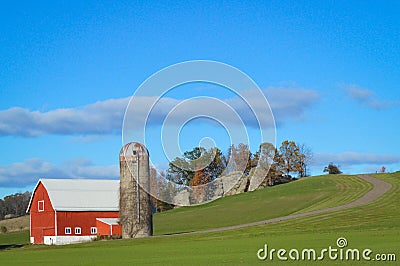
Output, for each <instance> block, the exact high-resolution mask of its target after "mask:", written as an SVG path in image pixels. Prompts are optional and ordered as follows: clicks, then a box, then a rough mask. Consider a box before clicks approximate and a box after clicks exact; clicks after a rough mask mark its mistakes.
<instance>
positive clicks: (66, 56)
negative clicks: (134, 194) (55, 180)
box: [0, 1, 400, 197]
mask: <svg viewBox="0 0 400 266" xmlns="http://www.w3.org/2000/svg"><path fill="white" fill-rule="evenodd" d="M399 10H400V4H399V3H398V1H384V2H377V1H304V2H303V1H249V2H247V3H246V2H239V3H231V2H228V1H201V2H199V1H187V2H177V3H170V2H157V3H156V2H153V1H149V2H145V3H143V2H142V1H137V2H135V1H126V2H124V1H118V3H114V2H105V1H104V2H101V3H98V2H97V1H68V2H64V1H63V2H60V1H41V2H18V3H8V4H3V5H2V8H1V10H0V58H1V60H0V147H1V150H0V197H3V196H4V195H7V194H9V193H15V192H19V191H25V190H26V189H29V190H30V189H32V187H33V185H34V184H35V182H36V181H37V179H38V178H40V177H67V178H77V177H82V178H117V177H118V166H117V164H118V152H119V150H120V148H121V145H122V140H121V127H122V120H123V112H124V110H125V108H126V104H127V102H128V100H129V97H130V96H131V95H133V94H134V93H135V90H136V89H137V88H138V87H139V86H140V84H142V82H144V81H145V80H146V79H147V78H148V77H149V76H150V75H152V74H154V73H155V72H157V71H159V70H161V69H163V68H165V67H167V66H169V65H172V64H176V63H179V62H183V61H187V60H214V61H220V62H224V63H226V64H229V65H232V66H234V67H236V68H238V69H240V70H242V71H243V72H245V73H246V74H247V75H249V76H250V77H251V78H252V79H253V80H254V81H255V82H256V83H257V84H258V85H259V86H260V88H261V89H262V90H263V92H265V95H266V97H267V99H268V101H269V103H270V105H271V108H272V112H273V114H274V116H275V120H276V121H277V129H276V139H277V143H280V142H281V141H282V140H284V139H290V140H295V141H297V142H300V143H305V144H306V145H308V146H309V147H310V148H311V149H312V150H313V152H314V158H315V159H314V162H313V164H312V165H311V172H312V173H313V174H320V173H321V170H322V169H323V166H324V165H326V164H328V163H329V162H334V163H336V164H340V165H341V167H342V170H343V171H344V172H346V173H366V172H375V171H376V170H378V169H380V168H381V167H382V166H386V168H387V169H388V170H389V171H397V170H400V153H399V148H400V147H399V146H400V145H399V143H400V142H399V140H398V133H399V131H400V130H399V129H400V126H399V124H398V117H399V114H400V90H399V84H400V75H399V74H400V46H399V43H400V30H399V29H400V17H399V16H398V12H399ZM243 89H246V88H243ZM208 95H211V96H213V97H216V98H218V99H221V100H229V99H231V100H232V97H234V96H232V95H231V94H230V93H229V92H227V91H226V90H223V89H221V88H218V86H211V85H210V84H190V85H186V86H184V88H181V89H180V88H177V89H176V90H174V91H172V92H171V93H169V94H167V95H165V98H166V102H167V101H170V102H174V101H177V102H179V101H181V100H184V99H187V98H190V97H196V96H208ZM149 96H152V95H151V92H149ZM166 106H169V105H166ZM161 107H163V106H161ZM160 109H162V108H160ZM160 127H161V125H159V124H157V123H154V124H153V125H152V127H151V128H149V129H148V130H149V131H148V132H149V134H150V135H151V138H154V139H155V140H158V139H159V135H157V134H159V133H157V132H159V129H160ZM248 129H249V132H250V133H249V135H250V136H254V134H256V132H255V131H254V128H251V127H248ZM205 136H209V137H212V138H214V139H215V140H216V142H217V145H218V146H220V147H221V148H222V149H225V148H226V147H225V145H226V144H229V142H228V141H227V133H226V132H225V131H224V130H223V129H222V128H221V127H218V126H215V125H214V124H212V123H207V121H197V122H196V120H195V121H193V122H192V123H190V124H188V125H187V127H185V128H184V129H183V131H182V134H181V139H180V140H179V141H180V144H181V146H182V148H183V149H184V148H188V147H192V146H194V145H197V143H199V141H200V139H201V138H202V137H205ZM251 138H252V137H251ZM157 144H159V142H158V141H154V143H153V144H149V145H150V146H151V149H149V150H150V154H151V156H152V158H153V162H154V163H155V164H156V165H160V166H163V165H164V166H165V165H166V163H167V162H165V160H164V159H163V155H162V147H161V146H160V147H157ZM256 146H257V145H256V144H253V145H252V150H253V151H255V148H254V147H256Z"/></svg>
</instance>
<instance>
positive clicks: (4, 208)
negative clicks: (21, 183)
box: [0, 191, 32, 220]
mask: <svg viewBox="0 0 400 266" xmlns="http://www.w3.org/2000/svg"><path fill="white" fill-rule="evenodd" d="M31 195H32V193H31V192H28V191H26V192H25V193H16V194H12V195H8V196H6V197H4V198H3V199H0V220H4V219H8V218H13V217H18V216H23V215H25V214H26V209H27V208H28V204H29V200H30V198H31Z"/></svg>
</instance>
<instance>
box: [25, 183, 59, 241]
mask: <svg viewBox="0 0 400 266" xmlns="http://www.w3.org/2000/svg"><path fill="white" fill-rule="evenodd" d="M42 200H43V201H44V211H42V212H39V210H38V202H39V201H42ZM29 211H30V219H31V221H30V227H31V228H30V237H31V240H32V238H33V242H34V243H35V244H43V243H44V236H45V235H55V212H54V209H53V206H52V205H51V202H50V198H49V195H48V194H47V191H46V189H45V187H44V186H43V184H42V183H40V184H39V185H38V186H37V188H36V190H35V191H34V195H33V199H32V201H31V207H30V210H29Z"/></svg>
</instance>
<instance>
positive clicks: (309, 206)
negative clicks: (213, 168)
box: [154, 175, 372, 235]
mask: <svg viewBox="0 0 400 266" xmlns="http://www.w3.org/2000/svg"><path fill="white" fill-rule="evenodd" d="M371 188H372V185H371V184H370V183H368V182H365V181H363V180H361V179H360V178H358V177H356V176H349V175H325V176H317V177H308V178H302V179H300V180H297V181H295V182H291V183H287V184H282V185H279V186H274V187H268V188H266V189H260V190H257V191H253V192H247V193H243V194H239V195H235V196H231V197H225V198H221V199H218V200H216V201H213V202H211V203H208V204H204V205H199V206H193V207H183V208H178V209H174V210H171V211H168V212H164V213H157V214H156V215H155V216H154V233H155V235H162V234H172V233H180V232H190V231H198V230H205V229H212V228H218V227H224V226H230V225H237V224H244V223H250V222H256V221H261V220H266V219H270V218H275V217H281V216H285V215H289V214H293V213H301V212H306V211H311V210H318V209H323V208H328V207H333V206H338V205H342V204H345V203H348V202H351V201H353V200H355V199H357V198H359V197H361V196H362V195H363V194H365V193H366V192H367V191H369V190H370V189H371Z"/></svg>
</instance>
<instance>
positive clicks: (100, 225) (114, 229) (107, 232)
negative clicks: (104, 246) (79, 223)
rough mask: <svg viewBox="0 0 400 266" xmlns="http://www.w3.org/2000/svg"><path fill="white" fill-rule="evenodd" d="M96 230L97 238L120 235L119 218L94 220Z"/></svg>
mask: <svg viewBox="0 0 400 266" xmlns="http://www.w3.org/2000/svg"><path fill="white" fill-rule="evenodd" d="M96 228H97V234H98V235H99V236H108V237H115V236H121V235H122V226H121V224H120V223H119V218H96Z"/></svg>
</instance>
